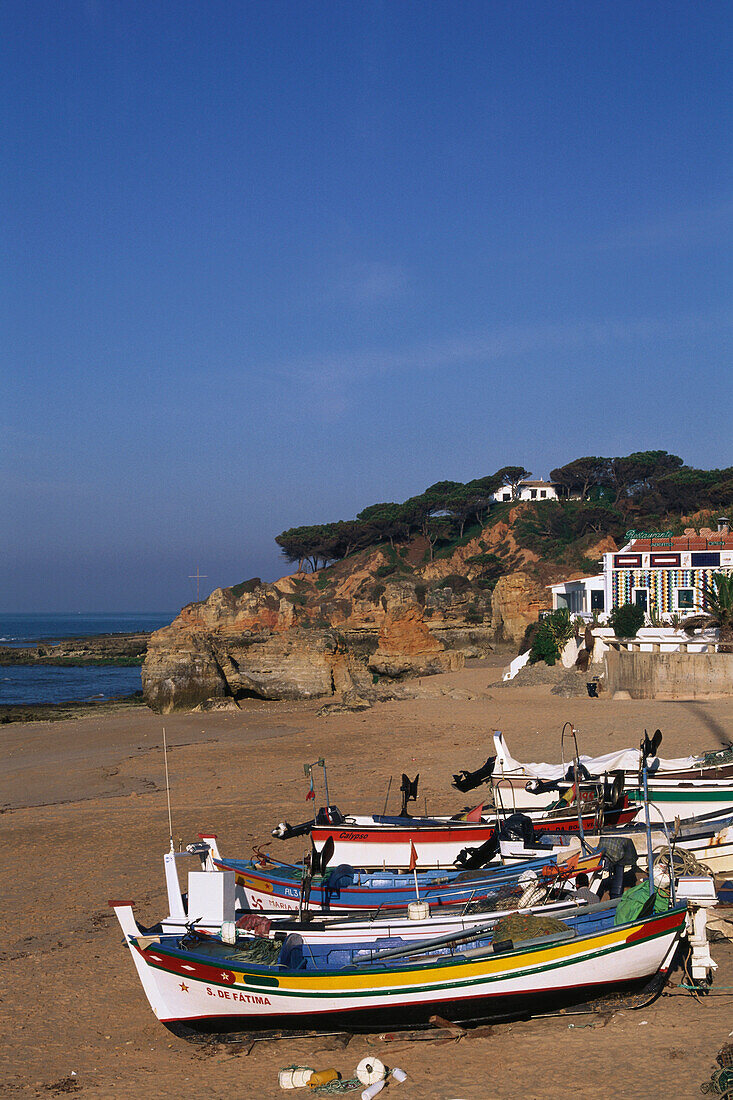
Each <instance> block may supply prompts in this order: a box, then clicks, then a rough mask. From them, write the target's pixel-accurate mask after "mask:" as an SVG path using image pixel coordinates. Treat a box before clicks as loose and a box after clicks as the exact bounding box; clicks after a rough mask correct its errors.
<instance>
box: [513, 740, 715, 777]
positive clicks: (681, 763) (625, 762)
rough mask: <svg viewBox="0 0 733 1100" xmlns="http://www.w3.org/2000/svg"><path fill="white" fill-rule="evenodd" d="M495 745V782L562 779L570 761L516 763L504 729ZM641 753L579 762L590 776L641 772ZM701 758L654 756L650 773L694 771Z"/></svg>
mask: <svg viewBox="0 0 733 1100" xmlns="http://www.w3.org/2000/svg"><path fill="white" fill-rule="evenodd" d="M494 746H495V748H496V764H495V765H494V775H493V778H494V779H498V778H499V777H500V776H502V775H522V776H525V775H526V776H527V778H528V779H553V780H554V779H563V778H564V777H565V773H566V772H567V770H568V768H569V767H570V764H571V763H572V761H571V760H568V761H566V762H565V764H564V765H563V764H520V763H519V761H518V760H515V759H514V758H513V757H512V755H511V753H510V752H509V749H508V748H507V745H506V741H505V740H504V734H503V733H502V732H501V730H495V731H494ZM640 757H641V754H640V752H639V750H638V749H619V750H618V751H617V752H607V753H605V754H604V755H603V756H581V757H579V761H580V763H581V764H583V765H584V766H585V767H586V768H587V769H588V771H589V772H590V774H591V775H604V774H605V773H606V772H613V771H617V770H618V771H624V772H638V770H639V767H640V763H641V759H640ZM699 763H700V758H699V757H698V756H680V757H678V758H677V759H676V760H665V759H663V758H662V757H659V756H655V757H651V758H650V760H649V774H650V775H654V774H655V773H657V772H672V771H679V770H681V769H683V768H693V767H695V766H696V765H699Z"/></svg>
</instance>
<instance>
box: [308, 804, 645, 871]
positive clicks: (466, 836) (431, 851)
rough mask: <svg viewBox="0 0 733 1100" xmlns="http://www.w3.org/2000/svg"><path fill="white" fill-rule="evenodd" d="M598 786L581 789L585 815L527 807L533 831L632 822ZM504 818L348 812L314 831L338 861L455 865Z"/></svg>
mask: <svg viewBox="0 0 733 1100" xmlns="http://www.w3.org/2000/svg"><path fill="white" fill-rule="evenodd" d="M595 795H596V792H595V787H594V789H593V790H592V791H589V792H588V798H587V799H584V794H583V792H582V791H581V813H580V814H579V813H578V808H577V805H576V806H573V805H571V804H569V803H567V802H564V801H563V802H562V803H561V804H560V805H557V806H553V807H550V808H548V807H547V801H548V799H547V796H546V797H545V808H544V809H542V810H541V811H528V812H527V813H526V816H527V817H528V818H529V820H530V821H531V823H532V827H533V830H534V833H535V834H536V835H539V836H546V837H550V838H551V837H554V836H559V835H564V834H573V833H575V834H577V833H579V832H581V831H582V832H585V833H589V834H590V833H597V832H598V831H599V828H600V827H601V825H603V826H604V827H608V828H617V827H618V826H620V825H625V824H627V823H628V822H630V821H632V820H633V819H634V818H635V817H636V815H637V813H638V810H639V807H638V806H637V805H636V804H633V805H632V804H631V803H630V802H629V801H628V800H627V799H626V798H625V797H622V798H621V799H620V800H618V801H617V802H616V804H615V805H606V806H605V807H604V805H603V802H602V800H599V799H597V798H596V796H595ZM498 827H499V822H498V821H497V814H496V813H495V812H493V811H492V812H491V813H490V814H489V813H486V814H484V813H482V814H481V816H480V818H479V820H474V821H468V820H466V817H465V815H464V817H463V819H462V820H456V819H455V818H450V817H410V816H408V815H404V814H403V815H400V816H395V817H388V816H384V815H360V814H348V815H345V816H341V817H340V819H339V820H335V821H333V822H326V821H324V820H323V818H322V817H320V818H319V820H318V823H317V824H314V825H313V826H312V827H311V829H310V833H311V837H312V840H313V843H314V844H315V845H316V847H317V848H320V847H322V846H323V845H324V844H326V843H327V842H328V841H329V840H330V841H333V844H334V859H335V860H336V861H337V862H344V863H351V864H353V865H355V866H359V867H381V866H383V865H386V866H387V867H406V866H407V865H408V864H409V862H410V859H411V857H412V853H413V851H414V852H416V853H417V859H418V863H419V865H420V866H421V867H449V866H452V865H453V863H454V862H455V861H456V859H457V858H458V857H459V855H460V853H461V852H462V851H464V850H466V849H478V848H481V847H482V846H484V845H487V844H488V843H489V842H491V841H492V840H495V839H496V837H497V831H498Z"/></svg>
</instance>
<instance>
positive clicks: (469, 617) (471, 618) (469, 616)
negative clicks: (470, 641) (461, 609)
mask: <svg viewBox="0 0 733 1100" xmlns="http://www.w3.org/2000/svg"><path fill="white" fill-rule="evenodd" d="M483 621H484V613H483V611H479V609H478V607H477V605H476V604H475V603H472V604H470V605H469V607H468V610H467V611H466V622H467V623H474V624H478V623H482V622H483Z"/></svg>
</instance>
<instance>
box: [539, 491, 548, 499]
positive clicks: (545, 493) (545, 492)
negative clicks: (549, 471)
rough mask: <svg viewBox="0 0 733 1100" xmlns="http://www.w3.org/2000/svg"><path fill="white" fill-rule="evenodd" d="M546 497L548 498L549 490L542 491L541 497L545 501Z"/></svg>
mask: <svg viewBox="0 0 733 1100" xmlns="http://www.w3.org/2000/svg"><path fill="white" fill-rule="evenodd" d="M546 496H547V490H546V489H540V497H541V498H542V499H543V500H544V499H545V497H546Z"/></svg>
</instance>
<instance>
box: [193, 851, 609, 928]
mask: <svg viewBox="0 0 733 1100" xmlns="http://www.w3.org/2000/svg"><path fill="white" fill-rule="evenodd" d="M202 840H203V841H204V842H205V843H208V844H210V845H211V847H212V858H213V864H214V866H215V867H217V868H218V869H219V870H222V871H227V870H228V871H233V872H234V875H235V882H236V887H237V900H238V903H239V904H240V906H241V907H242V908H246V909H250V910H253V911H255V912H257V911H259V912H263V911H268V912H271V911H275V912H283V911H287V912H295V911H298V910H299V911H301V912H302V911H307V910H314V911H324V912H341V913H344V912H347V911H354V910H357V911H364V910H374V909H378V910H380V911H384V910H390V909H392V910H394V909H404V908H405V907H406V906H407V905H408V904H409V903H410V902H411V901H422V902H426V903H427V904H428V905H429V906H431V907H441V906H446V905H453V906H455V905H473V904H476V905H477V904H478V903H485V904H488V903H490V902H492V901H493V902H504V901H506V899H511V898H514V899H517V898H519V897H521V895H522V893H523V892H524V890H525V888H526V887H527V886H528V885H531V884H532V883H533V881H534V880H535V879H537V878H544V879H545V880H546V881H550V880H551V879H557V880H560V881H570V880H572V879H574V878H575V876H576V875H577V874H579V873H580V872H585V873H586V874H587V875H589V877H591V876H594V875H598V874H599V873H600V871H601V862H602V860H601V856H600V855H588V856H581V855H580V854H579V853H577V852H576V853H571V852H568V853H567V856H566V858H565V859H562V858H558V857H557V856H555V855H552V854H544V855H540V856H538V857H536V858H534V859H527V860H524V861H522V862H521V863H516V864H512V865H511V866H507V867H505V866H503V865H501V864H496V865H492V866H489V867H485V868H482V869H480V870H461V869H457V868H455V867H450V868H446V869H445V870H440V869H428V870H418V869H417V866H415V867H414V868H413V870H412V871H411V872H410V871H407V872H406V871H395V870H390V869H382V870H381V871H373V870H371V871H370V870H364V869H358V868H354V867H352V866H350V865H349V864H345V863H339V864H336V865H335V866H333V867H331V868H328V869H326V870H325V872H324V873H315V874H309V872H308V869H307V868H306V867H304V866H303V865H302V864H292V863H285V862H282V861H280V860H276V859H272V858H271V857H269V856H268V857H266V858H260V859H231V858H225V857H224V856H222V855H221V854H220V852H219V850H218V845H217V841H216V838H215V837H213V836H210V835H209V836H207V835H203V836H202ZM328 847H330V845H329V846H328ZM324 850H327V849H326V848H325V846H324ZM319 854H320V853H318V852H317V851H316V853H315V855H316V858H317V857H318V856H319Z"/></svg>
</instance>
